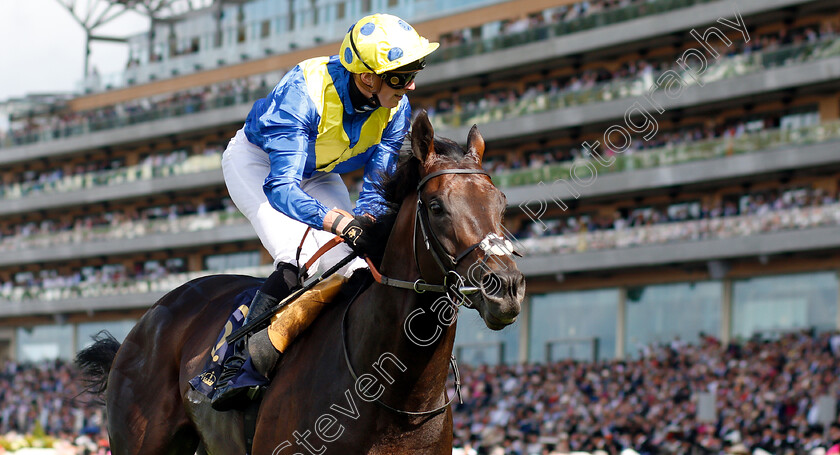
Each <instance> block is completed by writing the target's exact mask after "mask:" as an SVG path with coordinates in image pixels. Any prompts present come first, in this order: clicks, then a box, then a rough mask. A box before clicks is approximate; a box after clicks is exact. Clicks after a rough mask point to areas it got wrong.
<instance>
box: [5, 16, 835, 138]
mask: <svg viewBox="0 0 840 455" xmlns="http://www.w3.org/2000/svg"><path fill="white" fill-rule="evenodd" d="M646 2H648V0H644V1H643V0H632V1H631V0H618V1H610V0H601V1H592V2H589V1H583V2H579V3H576V4H573V5H565V6H561V7H557V8H550V9H547V10H545V11H543V12H542V13H537V14H532V15H530V16H524V17H518V18H511V19H508V20H503V21H499V22H498V24H497V26H498V33H499V34H501V36H510V35H516V34H517V33H523V32H525V31H528V30H535V29H539V28H540V27H543V26H545V25H546V24H551V23H558V22H563V21H569V20H574V19H576V18H580V17H586V16H588V15H594V14H600V13H602V12H604V11H611V10H615V9H620V8H624V7H626V6H628V5H632V4H638V3H646ZM478 29H481V27H478V28H473V29H469V30H463V31H455V32H452V33H449V34H447V35H445V36H443V37H442V38H441V42H442V46H443V48H444V49H445V48H446V47H453V46H457V45H460V44H464V43H465V42H468V41H469V40H471V39H480V37H476V38H473V37H472V36H471V34H472V32H473V30H478ZM834 37H835V32H834V30H833V28H832V27H831V25H830V24H829V23H825V24H823V25H813V26H803V27H797V28H795V29H793V28H791V29H783V30H782V31H780V32H779V33H777V34H772V35H765V36H760V37H756V38H755V39H752V40H751V41H750V42H749V43H743V42H740V43H739V42H733V45H732V46H730V47H725V46H723V45H722V44H721V45H720V46H722V47H721V49H720V50H721V51H723V54H724V55H728V56H737V55H741V56H745V55H750V54H752V53H759V52H763V51H775V50H778V49H780V48H785V47H790V46H793V47H796V48H797V49H799V53H808V49H809V48H807V47H806V48H801V45H804V44H811V45H814V44H815V43H819V42H828V41H831V40H833V38H834ZM834 44H837V43H834ZM834 44H832V46H831V49H829V50H825V49H824V50H823V51H824V52H823V53H825V52H828V54H832V53H833V52H840V45H834ZM813 54H815V55H810V57H811V58H813V57H815V56H816V57H819V56H820V55H822V54H820V53H818V52H814V53H813ZM832 55H833V54H832ZM784 57H785V60H782V61H789V60H790V59H796V58H798V54H797V52H793V53H791V55H785V56H784ZM730 60H731V59H730ZM730 63H733V64H734V65H735V66H737V67H739V68H740V70H738V68H735V69H733V70H732V71H730V70H727V69H725V68H723V67H722V66H721V68H723V69H715V68H714V67H713V68H710V70H709V71H708V72H707V74H706V75H704V80H706V81H707V82H708V81H711V80H713V79H715V78H721V77H730V76H732V75H736V74H742V73H743V71H744V70H745V69H744V62H742V61H734V60H732V61H731V62H730ZM673 66H674V59H673V58H665V57H662V58H660V59H657V60H645V59H641V60H639V61H637V62H632V63H628V64H625V65H623V66H622V67H621V68H619V69H618V70H615V71H610V70H606V69H598V70H583V71H580V72H579V73H578V74H574V75H570V76H564V77H560V78H556V77H555V78H549V79H546V80H544V81H539V82H534V83H531V84H529V86H528V87H527V88H525V89H524V90H522V91H520V90H518V89H515V88H510V89H503V90H489V91H486V92H484V93H481V94H478V95H474V96H466V97H464V98H459V96H458V95H457V94H454V95H453V96H452V98H450V99H443V100H438V101H437V102H436V105H435V106H424V107H426V108H427V109H428V110H429V112H430V114H432V119H433V121H434V122H435V123H437V124H438V125H441V126H444V125H448V126H453V125H457V124H470V123H483V122H487V121H490V120H498V118H496V117H498V115H509V114H510V113H511V112H513V113H514V114H517V115H521V114H523V113H530V112H535V111H540V110H544V109H545V108H546V107H547V106H548V103H550V102H551V100H555V104H556V98H558V97H559V98H562V99H563V101H562V103H563V104H569V103H571V104H580V103H586V102H594V101H598V100H606V99H614V98H616V97H624V96H631V95H637V94H641V93H642V92H643V91H644V90H647V88H648V87H650V85H651V84H652V81H653V78H654V76H655V75H656V74H658V73H659V72H661V71H663V70H665V69H669V68H671V67H673ZM718 66H720V65H718ZM730 66H731V65H730ZM730 69H731V68H730ZM733 71H734V72H733ZM282 75H283V71H279V72H274V73H266V74H261V75H255V76H249V77H244V78H239V79H234V80H230V81H225V82H222V83H217V84H212V85H208V86H204V87H196V88H192V89H189V90H185V91H179V92H174V93H167V94H161V95H156V96H153V97H149V98H143V99H136V100H131V101H127V102H124V103H119V104H116V105H113V106H107V107H103V108H99V109H94V110H90V111H83V112H76V111H71V110H69V109H62V108H55V109H52V112H50V113H48V114H47V115H18V116H16V117H15V118H14V119H12V120H13V121H12V124H11V129H10V131H8V132H0V146H2V145H3V144H4V143H5V144H6V145H19V144H24V143H28V142H33V141H41V140H49V139H55V138H61V137H67V136H72V135H78V134H86V133H89V132H91V131H97V130H101V129H107V128H114V127H119V126H126V125H131V124H134V123H139V122H145V121H149V120H155V119H160V118H164V117H171V116H176V115H183V114H189V113H193V112H199V111H203V110H206V109H213V108H218V107H223V106H229V105H232V104H237V103H250V102H253V101H254V100H255V99H258V98H261V97H264V96H265V95H266V94H267V93H268V91H269V90H270V88H271V87H272V86H273V84H274V83H276V81H278V80H279V79H280V78H281V77H282ZM710 78H711V79H710ZM618 82H620V84H619V85H616V83H618ZM607 86H609V87H607ZM635 86H638V87H636V89H634V88H633V87H635ZM640 90H642V91H640ZM593 91H597V92H601V93H600V94H599V95H594V96H589V95H586V96H583V97H581V98H580V99H567V98H568V97H566V96H565V94H582V93H589V92H593ZM573 98H575V97H573ZM500 108H503V109H500ZM503 111H511V112H503ZM514 111H515V112H514ZM435 114H438V115H435ZM497 114H498V115H497ZM453 115H454V117H453ZM462 117H463V118H462Z"/></svg>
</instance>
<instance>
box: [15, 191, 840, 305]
mask: <svg viewBox="0 0 840 455" xmlns="http://www.w3.org/2000/svg"><path fill="white" fill-rule="evenodd" d="M526 221H528V222H527V223H523V225H522V226H521V228H520V229H518V230H515V231H514V236H515V237H516V238H517V239H518V240H519V241H521V242H522V244H523V245H524V247H525V249H526V251H527V252H528V254H532V255H542V254H558V253H561V254H564V253H575V252H585V251H596V250H604V249H617V248H629V247H634V246H642V245H656V244H663V243H669V242H686V241H700V240H711V239H727V238H737V237H747V236H751V235H756V234H761V233H767V232H778V231H784V230H797V229H800V230H801V229H810V228H816V227H824V226H840V198H838V194H837V191H836V190H835V191H833V192H829V191H826V190H823V189H821V188H813V187H802V186H796V187H783V188H780V189H772V190H764V191H753V192H746V193H742V194H734V195H728V196H726V197H724V198H722V199H720V201H719V202H717V203H714V204H711V203H707V202H705V201H699V200H688V201H683V202H676V203H670V204H662V205H653V206H648V207H635V206H634V207H632V208H620V209H617V210H615V211H614V212H613V213H612V214H610V215H606V214H601V213H580V214H575V215H571V216H564V217H560V218H551V219H549V218H545V219H541V220H539V221H536V222H534V221H530V220H527V219H526ZM240 224H241V225H247V222H246V220H245V219H244V218H243V217H242V215H241V214H240V213H239V212H238V211H237V210H236V208H235V207H234V206H233V203H232V202H231V201H230V199H228V198H221V199H208V200H206V201H204V203H201V204H199V205H195V204H193V203H191V202H186V203H180V204H172V205H169V206H153V207H148V208H145V209H142V210H124V209H121V210H112V211H108V212H104V213H101V214H94V215H79V216H78V217H76V218H69V219H67V220H65V221H58V220H53V219H49V220H44V221H42V222H24V223H19V224H8V225H6V226H5V227H4V228H3V229H0V251H7V252H13V251H20V250H24V249H26V250H32V249H49V248H55V247H57V246H61V245H81V244H86V243H93V242H102V241H115V240H124V239H133V238H140V237H144V236H150V235H155V234H175V233H180V232H196V231H201V230H207V229H214V228H219V227H222V226H233V225H240ZM138 267H139V266H138ZM184 272H186V270H185V269H182V265H181V266H178V267H175V268H172V267H169V266H161V267H151V268H146V267H145V266H144V267H140V268H136V269H134V270H125V269H124V268H117V269H114V268H111V267H110V266H103V267H102V268H99V269H96V268H88V269H86V270H77V271H75V272H73V273H59V272H58V271H55V270H49V269H44V270H41V271H40V273H39V274H37V275H34V274H19V275H18V276H16V277H11V278H9V279H6V280H0V302H2V301H7V302H20V301H28V300H56V299H67V298H75V297H95V296H98V295H111V294H114V293H123V294H124V293H144V292H149V291H150V290H161V289H163V290H166V286H172V287H174V286H176V285H177V284H180V283H178V282H177V279H183V280H184V281H186V280H185V279H184V276H183V273H184ZM197 273H198V272H197ZM203 273H209V272H207V271H204V272H203Z"/></svg>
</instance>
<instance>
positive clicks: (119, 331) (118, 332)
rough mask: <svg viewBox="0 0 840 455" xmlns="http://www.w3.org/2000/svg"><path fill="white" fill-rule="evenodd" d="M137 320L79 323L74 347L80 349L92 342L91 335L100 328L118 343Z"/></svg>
mask: <svg viewBox="0 0 840 455" xmlns="http://www.w3.org/2000/svg"><path fill="white" fill-rule="evenodd" d="M136 323H137V321H134V320H124V321H107V322H85V323H82V324H79V325H78V327H77V330H76V348H77V349H79V350H82V349H84V348H86V347H88V346H90V345H92V344H93V336H94V335H96V334H97V333H99V331H100V330H107V331H108V332H110V333H111V335H113V336H114V338H116V339H117V341H119V342H120V343H122V341H123V340H124V339H125V336H126V335H128V332H130V331H131V329H132V328H134V324H136Z"/></svg>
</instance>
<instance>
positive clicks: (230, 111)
mask: <svg viewBox="0 0 840 455" xmlns="http://www.w3.org/2000/svg"><path fill="white" fill-rule="evenodd" d="M666 3H667V2H666ZM677 3H679V2H677ZM686 3H687V4H688V3H693V2H692V1H688V0H686ZM824 3H825V2H820V1H816V2H814V1H813V0H812V1H806V0H774V1H771V2H767V1H759V0H749V1H745V2H744V3H743V4H739V8H741V10H740V11H741V13H742V14H743V15H747V14H757V13H760V12H763V11H768V10H773V9H775V8H778V7H780V6H796V5H805V4H813V5H811V6H812V7H813V8H825V5H824ZM713 5H714V6H715V8H710V7H711V6H713ZM706 8H710V9H708V10H707V9H706ZM803 8H805V7H804V6H803ZM700 10H702V11H704V13H702V14H699V13H698V14H695V12H694V11H693V10H692V9H691V8H688V10H687V11H685V10H682V9H680V10H677V11H671V12H668V13H661V14H656V15H653V16H646V17H645V18H642V19H636V20H644V21H649V22H650V24H648V23H644V24H641V23H635V21H636V20H632V21H629V22H628V23H626V24H622V26H626V27H630V28H632V29H634V30H636V31H637V32H638V31H639V30H642V31H644V33H647V34H648V35H647V36H648V38H653V37H656V36H659V35H661V34H662V33H665V32H668V33H671V32H675V31H678V30H681V31H683V32H684V31H686V30H688V29H690V28H691V27H699V26H702V25H704V24H709V23H713V22H714V21H715V20H716V19H717V18H719V17H729V16H731V15H732V14H733V11H732V10H731V5H730V4H729V3H728V2H723V1H720V2H711V3H704V8H700ZM709 11H711V12H712V13H713V14H712V13H709ZM687 12H690V13H691V14H686V13H687ZM669 15H674V17H671V16H669ZM676 18H680V20H676ZM672 19H673V21H676V22H673V21H672ZM672 23H676V24H678V26H676V28H675V29H674V30H670V29H668V30H660V29H661V26H664V24H672ZM651 24H657V25H656V26H653V25H651ZM614 26H617V25H609V26H605V27H599V28H598V29H596V30H592V31H587V32H578V33H573V34H571V35H569V36H563V37H556V38H553V39H548V40H543V41H539V42H536V43H530V44H521V43H520V45H519V46H516V47H512V48H507V49H503V50H496V51H491V52H488V53H486V54H481V55H479V56H477V57H468V58H458V59H456V60H454V61H451V62H448V63H445V64H437V65H432V66H430V67H429V69H427V70H426V71H424V73H423V74H422V75H421V76H420V77H419V78H418V82H419V83H420V84H421V87H422V88H423V89H422V91H430V90H435V89H440V88H441V87H439V86H438V84H439V83H441V82H448V81H458V83H459V84H460V85H464V84H478V83H480V82H482V80H483V79H482V78H486V75H488V74H494V75H496V76H494V77H495V78H497V79H498V78H503V77H505V70H511V69H516V70H517V72H522V71H535V72H536V71H539V70H540V69H543V68H547V67H549V65H562V64H563V62H562V61H559V60H557V59H561V58H568V57H573V56H576V55H579V54H580V53H582V52H590V51H592V50H593V49H595V48H600V47H609V48H612V49H614V48H615V46H616V45H619V44H622V43H627V42H628V40H627V39H625V36H626V35H620V34H618V33H619V32H621V31H622V30H615V31H611V29H610V27H614ZM669 30H670V31H669ZM587 33H594V34H595V35H597V36H599V37H602V39H601V41H603V42H601V41H598V40H595V41H597V42H599V43H600V44H599V45H598V46H596V47H594V48H593V47H590V46H591V45H592V43H593V42H595V41H593V39H592V37H590V36H587V35H586V34H587ZM579 35H584V36H583V37H581V36H579ZM639 39H641V37H640V38H639ZM659 41H661V40H659ZM560 43H562V46H561V45H559V44H560ZM567 43H570V44H567ZM575 43H577V44H575ZM528 46H539V48H538V49H530V48H528ZM698 46H699V44H698ZM837 47H838V46H837V45H834V46H829V48H828V49H822V50H820V52H814V53H813V55H812V54H811V53H810V52H806V51H807V50H808V49H807V47H806V48H804V51H803V53H802V54H803V55H804V56H805V57H807V60H808V61H811V60H814V59H824V58H827V57H830V56H831V55H836V53H837V52H838V50H837V49H836V48H837ZM526 48H527V49H526ZM526 51H527V52H526ZM505 53H510V54H511V55H524V56H527V55H530V56H532V57H530V58H535V59H536V60H535V61H534V62H531V63H539V67H535V66H533V65H530V64H528V65H526V64H525V63H521V62H517V61H516V60H511V59H510V58H508V57H509V56H508V55H507V54H505ZM785 55H787V56H788V57H790V55H789V51H787V52H783V53H781V54H779V55H777V58H783V57H784V56H785ZM472 58H481V59H482V60H481V61H480V62H471V61H470V59H472ZM756 60H759V61H756ZM552 62H553V63H552ZM730 63H732V62H730ZM734 63H735V64H736V66H738V68H737V69H736V70H734V71H722V72H721V74H719V75H718V77H733V76H735V75H738V74H739V73H738V71H742V72H743V71H747V70H749V71H758V73H757V74H754V75H756V76H757V75H758V74H760V75H763V76H762V77H759V78H758V79H763V80H760V81H756V80H752V79H744V80H740V79H739V82H740V83H739V84H734V86H730V85H717V84H709V85H708V86H707V87H704V88H702V91H697V90H694V91H692V90H689V91H688V92H690V93H688V92H687V93H686V94H684V96H682V97H680V99H679V100H677V101H676V102H672V103H668V104H667V105H663V106H664V107H666V108H667V109H673V108H678V107H681V106H690V105H694V104H697V103H701V104H702V103H706V102H708V101H711V100H723V99H730V98H731V97H732V96H733V95H734V96H754V95H756V94H759V93H764V92H768V91H774V90H781V89H784V88H786V87H792V86H801V85H810V84H819V83H822V82H826V81H831V80H832V78H834V79H836V78H837V74H836V73H837V72H836V71H835V70H836V66H837V63H836V62H834V61H830V62H822V61H820V63H822V64H820V63H815V62H812V63H814V64H815V65H816V67H815V68H812V67H809V66H800V67H795V68H794V66H790V67H787V68H785V69H787V70H788V71H785V72H783V73H777V72H776V71H777V70H778V69H776V70H773V69H770V70H767V71H759V70H765V69H767V68H768V67H771V66H772V65H774V64H776V63H778V62H777V61H776V60H775V59H766V61H760V59H753V61H752V62H751V64H749V65H746V66H747V68H746V69H745V68H744V66H745V65H743V64H741V63H739V62H737V61H736V62H734ZM748 63H749V62H748ZM447 65H449V66H447ZM450 66H451V68H450ZM814 70H816V71H814ZM452 71H455V72H456V74H450V73H451V72H452ZM463 71H477V73H476V74H478V75H479V76H481V77H478V78H476V79H475V80H473V79H470V78H469V77H466V76H469V74H463ZM740 74H742V73H740ZM730 83H734V81H730ZM756 83H758V84H759V85H758V86H755V84H756ZM712 85H715V88H712V87H711V86H712ZM267 91H268V89H267V88H259V89H255V90H253V91H245V92H243V93H238V94H235V95H231V96H222V97H218V98H214V99H212V100H211V101H210V102H207V103H201V102H196V101H189V100H187V101H186V102H184V103H181V104H178V103H175V105H173V106H171V107H167V108H163V109H157V110H155V111H152V112H146V113H143V114H142V115H138V116H135V117H130V116H115V115H109V117H110V118H106V119H99V120H91V121H85V122H83V123H82V124H81V125H78V126H71V127H67V128H63V129H56V130H49V131H45V132H43V133H41V134H36V135H29V136H23V137H18V138H11V137H10V138H6V139H5V141H4V143H0V146H5V147H4V148H8V149H9V150H8V151H7V153H4V154H3V155H4V156H3V157H0V164H2V163H9V162H16V161H21V160H23V159H26V158H31V157H48V156H58V155H62V154H68V153H73V152H77V151H79V150H84V149H89V148H92V147H104V146H111V145H119V144H128V143H133V142H137V141H141V140H144V139H148V138H151V137H162V136H169V135H176V134H179V133H182V132H187V131H195V130H198V129H208V128H214V127H219V126H229V125H235V124H237V123H240V122H242V121H243V119H244V118H245V116H246V114H247V112H248V110H249V109H250V105H251V103H252V102H253V100H254V99H257V98H260V97H263V96H265V94H266V93H267ZM631 93H632V91H631V92H628V93H626V94H631ZM626 94H625V96H626ZM582 99H583V100H587V101H588V102H589V103H592V102H594V101H597V97H592V96H584V97H582ZM671 101H673V100H671ZM616 103H618V104H617V105H615V104H610V103H603V104H598V103H596V104H597V106H595V107H594V108H593V109H594V111H593V109H590V111H592V112H590V111H584V112H575V111H574V109H572V110H569V109H562V111H563V112H565V111H569V112H568V113H567V114H564V115H563V116H562V117H563V119H561V120H562V121H561V122H559V123H554V124H552V125H553V126H554V128H557V127H564V126H568V125H569V124H570V122H572V123H571V124H575V125H576V124H581V123H585V122H593V121H599V120H600V121H603V120H609V119H614V118H618V117H620V116H621V115H623V112H624V110H626V108H627V107H628V106H626V105H624V104H623V103H621V102H616ZM555 104H556V103H555ZM566 107H567V106H565V105H555V106H553V107H552V112H553V113H554V114H555V115H554V116H551V117H550V118H542V117H539V118H535V119H530V118H526V117H527V116H522V114H523V113H522V112H520V113H518V114H516V115H517V116H518V118H519V120H520V122H518V123H517V122H511V121H506V122H505V124H506V125H508V126H509V128H505V129H503V130H502V131H506V132H504V133H501V134H499V135H498V136H493V135H491V136H490V137H488V139H489V140H498V139H503V138H506V137H509V136H510V134H515V133H511V131H520V132H521V134H520V136H524V135H527V134H533V133H535V132H539V131H544V130H545V127H546V125H544V124H540V125H534V126H531V127H529V128H527V129H525V130H522V129H519V130H515V129H513V128H514V126H512V125H513V123H517V124H516V128H519V127H521V126H522V125H520V123H526V122H523V120H528V122H530V121H535V122H536V123H540V120H543V121H544V122H547V121H555V122H556V121H557V119H556V118H554V117H556V115H557V111H558V110H559V109H560V108H566ZM199 110H202V112H198V113H195V112H197V111H199ZM164 119H166V120H164ZM489 120H494V119H489ZM443 122H444V123H447V122H446V121H445V120H443ZM544 122H543V123H544ZM575 122H576V123H575ZM448 123H451V122H448ZM455 123H458V122H455ZM447 126H450V127H451V126H452V125H451V124H448V125H447ZM462 129H463V128H462ZM441 133H443V134H444V135H446V134H449V135H450V136H452V137H460V136H461V134H460V133H461V129H458V128H456V129H454V130H453V131H452V132H451V133H450V132H449V131H446V132H444V131H441ZM79 135H83V136H84V138H81V137H76V136H79ZM463 136H464V137H466V135H463ZM54 139H62V140H61V141H60V142H58V143H53V144H39V142H41V141H51V140H54ZM14 143H23V144H31V145H22V146H13V145H12V144H14Z"/></svg>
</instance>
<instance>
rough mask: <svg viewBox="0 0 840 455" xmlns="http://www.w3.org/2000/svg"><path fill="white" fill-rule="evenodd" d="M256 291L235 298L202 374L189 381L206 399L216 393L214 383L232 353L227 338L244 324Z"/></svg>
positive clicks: (250, 290)
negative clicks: (230, 312)
mask: <svg viewBox="0 0 840 455" xmlns="http://www.w3.org/2000/svg"><path fill="white" fill-rule="evenodd" d="M257 289H258V288H256V287H254V288H251V289H246V290H245V291H242V292H241V293H240V294H239V295H237V296H236V298H235V301H236V306H235V307H234V308H236V309H235V310H234V312H233V314H231V315H230V317H229V318H228V320H227V322H225V325H224V327H223V328H222V332H221V333H220V334H219V336H218V338H216V343H214V344H213V348H212V349H211V350H210V358H209V359H207V363H206V364H205V365H204V369H203V370H202V373H201V374H200V375H198V376H196V377H194V378H192V379H191V380H190V385H191V386H192V388H193V389H195V390H196V391H198V392H199V393H201V394H202V395H204V396H206V397H207V398H210V399H212V398H213V393H215V391H216V381H217V380H218V379H219V374H221V372H222V365H223V364H224V363H225V360H226V359H227V358H228V357H229V356H230V354H231V353H232V352H233V349H232V347H231V346H230V345H229V344H228V342H227V337H228V336H230V334H231V333H233V332H235V331H236V330H237V329H239V328H240V327H242V324H243V323H244V322H245V315H246V314H248V307H249V306H250V305H251V301H252V300H253V299H254V294H256V293H257Z"/></svg>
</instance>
